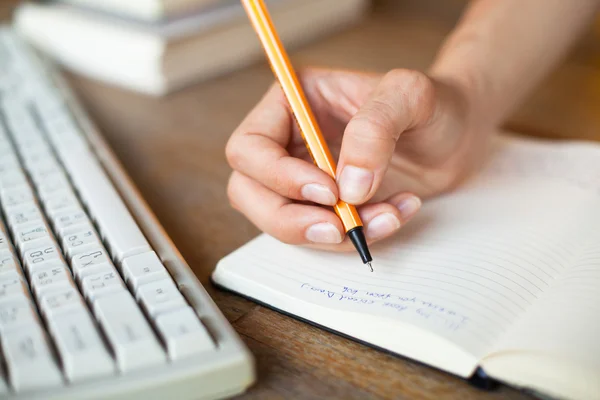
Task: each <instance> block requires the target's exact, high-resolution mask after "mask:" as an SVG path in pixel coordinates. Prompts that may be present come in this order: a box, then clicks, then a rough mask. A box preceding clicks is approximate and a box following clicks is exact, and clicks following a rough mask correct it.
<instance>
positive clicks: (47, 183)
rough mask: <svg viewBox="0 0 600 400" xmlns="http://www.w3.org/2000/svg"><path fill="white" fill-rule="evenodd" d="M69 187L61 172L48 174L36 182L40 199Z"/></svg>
mask: <svg viewBox="0 0 600 400" xmlns="http://www.w3.org/2000/svg"><path fill="white" fill-rule="evenodd" d="M69 188H70V185H69V181H68V180H67V178H66V177H65V175H64V174H62V173H61V174H54V175H52V176H49V177H48V178H47V179H45V180H44V181H42V182H39V183H38V184H37V191H38V194H39V196H40V198H42V199H44V198H47V197H48V196H52V195H53V194H55V193H58V192H59V191H61V190H67V189H69Z"/></svg>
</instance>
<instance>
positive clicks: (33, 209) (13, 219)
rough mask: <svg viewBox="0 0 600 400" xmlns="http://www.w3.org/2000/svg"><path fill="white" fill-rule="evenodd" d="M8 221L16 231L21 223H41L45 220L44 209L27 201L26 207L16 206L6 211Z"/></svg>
mask: <svg viewBox="0 0 600 400" xmlns="http://www.w3.org/2000/svg"><path fill="white" fill-rule="evenodd" d="M6 221H7V222H8V225H10V227H11V228H12V231H13V232H15V231H16V229H17V228H18V226H19V225H23V224H27V223H40V222H43V221H44V217H43V216H42V211H41V210H40V208H39V207H38V205H37V204H35V203H26V205H25V206H24V207H19V208H15V209H14V210H12V211H10V212H7V213H6Z"/></svg>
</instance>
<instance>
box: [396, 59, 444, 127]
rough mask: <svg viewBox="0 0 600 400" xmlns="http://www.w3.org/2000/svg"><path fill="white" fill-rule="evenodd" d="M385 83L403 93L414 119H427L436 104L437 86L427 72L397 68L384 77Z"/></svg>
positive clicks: (405, 102)
mask: <svg viewBox="0 0 600 400" xmlns="http://www.w3.org/2000/svg"><path fill="white" fill-rule="evenodd" d="M384 80H385V84H386V85H390V86H392V87H394V88H395V89H396V90H397V91H398V93H400V94H402V95H403V98H404V101H403V103H404V104H405V105H406V108H407V110H408V111H409V112H410V113H411V114H412V115H413V118H412V119H413V120H414V121H415V122H416V121H423V120H427V119H428V118H429V117H430V116H431V115H432V113H433V111H434V108H435V104H436V97H437V93H436V86H435V84H434V82H433V80H432V79H431V78H430V77H429V76H428V75H427V74H425V73H423V72H421V71H415V70H406V69H396V70H392V71H390V72H388V73H387V74H386V76H385V77H384Z"/></svg>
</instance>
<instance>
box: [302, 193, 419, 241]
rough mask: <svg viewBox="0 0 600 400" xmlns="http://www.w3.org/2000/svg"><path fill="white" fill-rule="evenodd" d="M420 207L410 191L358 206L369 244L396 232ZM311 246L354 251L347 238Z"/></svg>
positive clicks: (416, 198)
mask: <svg viewBox="0 0 600 400" xmlns="http://www.w3.org/2000/svg"><path fill="white" fill-rule="evenodd" d="M420 208H421V200H420V199H419V198H418V197H416V196H415V195H413V194H411V193H399V194H396V195H394V196H392V197H390V198H389V199H387V200H386V201H385V202H381V203H373V204H366V205H363V206H361V207H359V208H358V212H359V214H360V218H361V220H362V222H363V224H364V232H365V237H366V239H367V242H368V243H369V244H372V243H375V242H377V241H380V240H382V239H385V238H387V237H390V236H392V235H394V234H395V233H397V232H398V231H399V230H400V229H401V228H402V227H403V226H404V225H405V224H407V223H408V221H410V220H411V219H412V218H413V217H414V216H415V215H416V214H417V212H418V211H419V209H420ZM311 247H314V248H319V249H322V250H329V251H354V246H353V245H352V243H350V241H349V240H348V239H346V240H344V241H343V242H342V243H341V244H336V245H330V244H315V245H312V246H311Z"/></svg>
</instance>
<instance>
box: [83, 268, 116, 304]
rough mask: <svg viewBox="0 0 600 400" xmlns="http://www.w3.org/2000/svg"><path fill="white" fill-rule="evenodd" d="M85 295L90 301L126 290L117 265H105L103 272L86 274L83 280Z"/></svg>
mask: <svg viewBox="0 0 600 400" xmlns="http://www.w3.org/2000/svg"><path fill="white" fill-rule="evenodd" d="M81 289H82V291H83V295H84V296H85V298H86V299H88V301H93V300H95V299H97V298H99V297H101V296H106V295H108V294H111V293H114V292H118V291H121V290H125V285H124V284H123V281H122V280H121V277H120V276H119V273H118V272H117V270H116V269H115V267H113V266H110V267H108V266H107V267H104V269H103V270H102V272H99V273H96V274H93V275H89V276H86V277H85V278H83V280H82V281H81Z"/></svg>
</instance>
